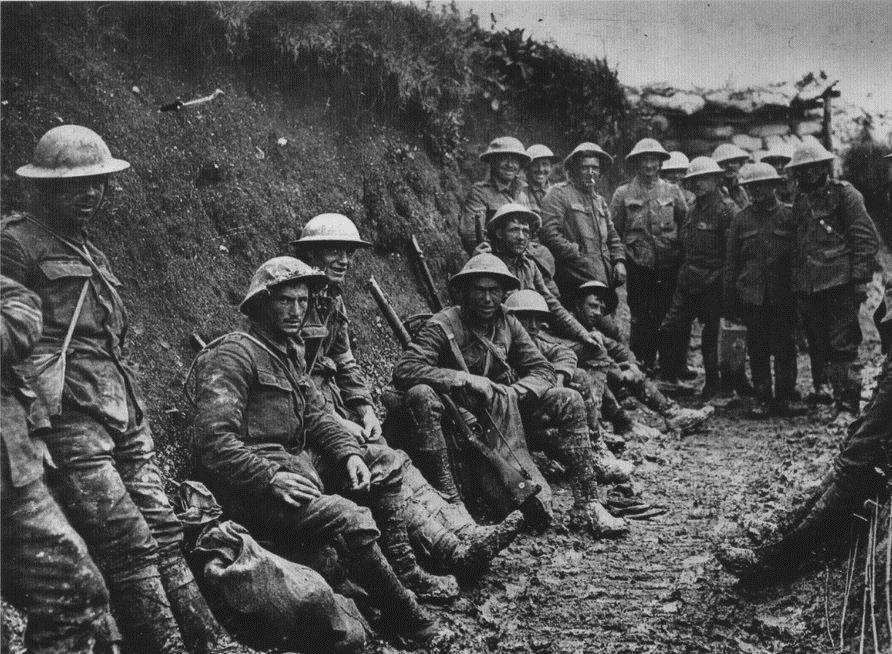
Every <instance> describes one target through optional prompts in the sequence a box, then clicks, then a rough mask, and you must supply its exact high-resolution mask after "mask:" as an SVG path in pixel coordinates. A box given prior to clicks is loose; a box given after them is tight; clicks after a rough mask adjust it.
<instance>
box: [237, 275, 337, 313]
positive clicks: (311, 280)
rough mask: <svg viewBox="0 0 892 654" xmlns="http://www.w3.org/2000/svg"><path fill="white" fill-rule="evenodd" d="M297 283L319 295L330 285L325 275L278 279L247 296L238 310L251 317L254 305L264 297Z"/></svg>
mask: <svg viewBox="0 0 892 654" xmlns="http://www.w3.org/2000/svg"><path fill="white" fill-rule="evenodd" d="M297 283H302V284H306V285H307V286H309V287H310V292H311V293H317V292H319V291H321V290H322V289H323V288H325V286H326V285H327V284H328V277H326V276H325V273H314V274H311V275H295V276H294V277H286V278H285V279H277V280H276V281H275V282H274V283H272V284H267V285H266V286H264V287H261V288H258V289H257V290H255V291H254V292H253V293H251V294H249V295H246V296H245V299H244V300H242V301H241V304H239V305H238V310H239V311H240V312H241V313H243V314H244V315H246V316H248V317H250V316H251V314H252V309H253V307H254V305H255V304H256V303H257V302H258V301H260V299H261V298H263V297H264V296H268V295H269V293H270V291H272V290H273V289H275V288H277V287H279V286H283V285H285V284H297Z"/></svg>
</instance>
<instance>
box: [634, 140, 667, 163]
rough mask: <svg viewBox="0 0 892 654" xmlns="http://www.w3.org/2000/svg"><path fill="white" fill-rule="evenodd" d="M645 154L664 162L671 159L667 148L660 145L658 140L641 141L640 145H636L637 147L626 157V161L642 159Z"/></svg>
mask: <svg viewBox="0 0 892 654" xmlns="http://www.w3.org/2000/svg"><path fill="white" fill-rule="evenodd" d="M645 154H652V155H654V156H656V157H659V158H660V159H663V160H664V161H665V160H667V159H669V157H670V156H671V155H670V154H669V153H668V152H666V148H664V147H663V146H662V145H660V142H659V141H658V140H656V139H641V140H640V141H638V143H636V144H635V147H634V148H632V151H631V152H630V153H629V154H627V155H626V161H629V160H630V159H634V158H635V157H640V156H642V155H645Z"/></svg>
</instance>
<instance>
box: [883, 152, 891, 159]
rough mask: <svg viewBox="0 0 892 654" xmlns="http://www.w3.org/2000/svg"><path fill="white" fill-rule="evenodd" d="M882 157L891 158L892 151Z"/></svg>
mask: <svg viewBox="0 0 892 654" xmlns="http://www.w3.org/2000/svg"><path fill="white" fill-rule="evenodd" d="M883 159H892V152H890V153H889V154H887V155H885V156H884V157H883Z"/></svg>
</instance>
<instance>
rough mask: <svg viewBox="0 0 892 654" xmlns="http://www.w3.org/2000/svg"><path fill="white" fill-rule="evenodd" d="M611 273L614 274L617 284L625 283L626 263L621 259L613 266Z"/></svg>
mask: <svg viewBox="0 0 892 654" xmlns="http://www.w3.org/2000/svg"><path fill="white" fill-rule="evenodd" d="M613 275H614V278H615V279H616V285H617V286H622V285H623V284H625V283H626V264H624V263H623V262H622V261H620V262H618V263H617V264H616V265H615V266H614V267H613Z"/></svg>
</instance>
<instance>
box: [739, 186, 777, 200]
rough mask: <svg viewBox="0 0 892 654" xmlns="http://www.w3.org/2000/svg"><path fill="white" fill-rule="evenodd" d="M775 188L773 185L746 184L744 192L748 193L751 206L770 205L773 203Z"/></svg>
mask: <svg viewBox="0 0 892 654" xmlns="http://www.w3.org/2000/svg"><path fill="white" fill-rule="evenodd" d="M775 188H776V186H775V185H774V184H771V183H769V184H747V185H746V192H747V193H749V195H750V199H751V200H752V201H753V204H770V203H772V202H774V200H775V199H776V196H775V194H774V190H775Z"/></svg>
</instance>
